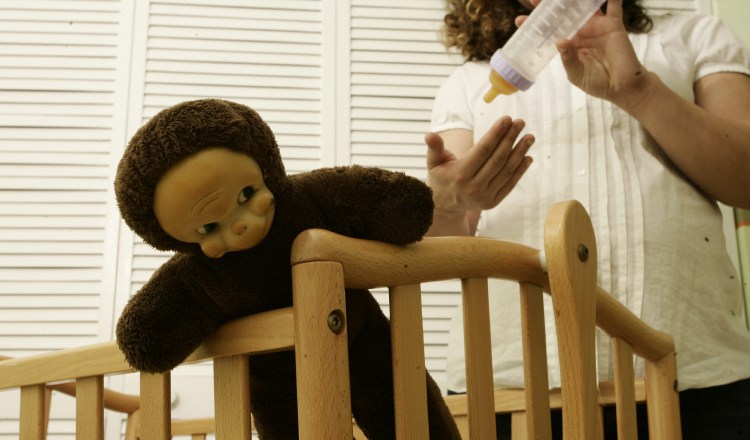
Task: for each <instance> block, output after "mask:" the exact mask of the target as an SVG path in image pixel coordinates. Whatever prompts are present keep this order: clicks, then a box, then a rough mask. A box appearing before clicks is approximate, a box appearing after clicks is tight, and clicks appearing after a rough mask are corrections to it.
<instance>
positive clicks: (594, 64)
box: [516, 0, 654, 109]
mask: <svg viewBox="0 0 750 440" xmlns="http://www.w3.org/2000/svg"><path fill="white" fill-rule="evenodd" d="M540 1H542V0H532V3H533V4H535V5H538V4H539V3H540ZM525 19H526V17H525V16H521V17H518V18H517V19H516V23H517V24H519V25H520V24H521V23H523V22H524V21H525ZM557 48H558V50H559V51H560V57H561V59H562V62H563V66H565V71H566V72H567V75H568V79H569V80H570V82H571V83H572V84H573V85H575V86H576V87H578V88H580V89H581V90H583V91H584V92H586V93H587V94H589V95H591V96H595V97H598V98H602V99H606V100H608V101H610V102H612V103H614V104H616V105H618V106H620V107H622V108H625V109H627V108H630V107H633V106H636V105H637V104H638V103H639V102H641V101H642V100H643V99H645V97H646V96H647V94H648V93H649V91H648V88H649V86H650V85H651V84H652V82H653V81H652V80H654V78H653V77H652V75H649V74H648V72H647V71H646V69H645V67H643V65H642V64H641V62H640V61H639V60H638V58H637V56H636V54H635V51H634V49H633V45H632V43H631V42H630V40H629V39H628V33H627V30H626V29H625V25H624V24H623V21H622V0H609V1H608V3H607V13H606V14H602V13H601V12H597V13H596V14H594V16H593V17H591V19H590V20H589V21H588V22H587V23H586V24H585V25H584V26H583V27H582V28H581V29H580V30H579V31H578V33H577V34H576V35H575V36H574V37H573V38H572V39H571V40H560V41H558V42H557Z"/></svg>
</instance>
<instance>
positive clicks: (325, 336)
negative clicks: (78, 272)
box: [0, 201, 681, 440]
mask: <svg viewBox="0 0 750 440" xmlns="http://www.w3.org/2000/svg"><path fill="white" fill-rule="evenodd" d="M596 260H597V258H596V244H595V239H594V234H593V229H592V227H591V223H590V220H589V218H588V216H587V214H586V212H585V210H584V209H583V207H582V206H581V205H580V204H579V203H577V202H575V201H572V202H566V203H561V204H557V205H554V206H553V207H552V208H551V209H550V211H549V213H548V216H547V220H546V227H545V246H544V250H543V251H539V250H536V249H532V248H529V247H526V246H523V245H520V244H514V243H510V242H505V241H501V240H495V239H485V238H468V237H444V238H429V239H425V240H423V241H421V242H419V243H417V244H414V245H410V246H394V245H389V244H384V243H379V242H373V241H366V240H358V239H352V238H348V237H342V236H339V235H336V234H332V233H330V232H327V231H322V230H309V231H306V232H304V233H302V234H301V235H300V236H299V237H298V238H297V240H296V241H295V243H294V248H293V257H292V271H293V290H294V307H289V308H285V309H280V310H274V311H270V312H266V313H261V314H258V315H253V316H248V317H244V318H242V319H238V320H236V321H232V322H229V323H227V324H225V325H224V326H222V327H221V328H220V329H219V330H218V331H217V332H216V333H215V334H213V335H212V336H211V337H210V338H209V339H208V340H207V341H206V342H205V343H204V344H203V345H202V346H201V347H199V348H198V349H197V350H196V351H195V352H194V353H193V354H192V355H191V356H190V357H189V359H188V360H187V361H186V362H187V363H189V362H197V361H203V360H210V359H212V360H213V368H214V396H215V397H214V399H215V414H214V419H208V421H202V423H203V426H207V427H206V428H204V430H208V431H215V432H216V437H217V438H218V439H232V440H234V439H241V440H244V439H250V438H251V420H250V413H251V412H250V409H251V404H252V396H251V395H250V392H249V384H248V357H247V354H251V353H264V352H270V351H276V350H295V353H296V362H297V365H298V368H297V379H298V404H299V422H300V438H302V439H314V440H317V439H346V440H348V439H352V438H353V432H356V426H353V424H352V416H351V408H350V395H349V382H348V357H347V332H346V316H345V312H344V311H345V306H344V287H345V286H346V287H352V288H367V289H371V288H375V287H388V288H389V299H390V313H391V325H392V342H393V344H392V345H393V364H394V395H395V409H396V429H397V435H398V438H399V439H408V440H412V439H426V438H428V433H427V409H426V408H427V406H426V399H425V359H424V350H423V349H421V350H420V349H419V348H420V347H422V348H423V346H424V342H423V332H422V312H421V310H422V309H421V295H420V284H421V283H425V282H429V281H436V280H446V279H460V280H461V285H462V300H463V309H464V323H465V334H466V350H467V359H468V361H467V366H466V368H467V386H468V392H467V394H466V395H463V396H450V397H448V398H447V401H448V404H449V407H450V408H451V410H452V412H453V413H454V415H455V417H456V420H457V422H458V423H459V426H460V428H461V430H462V435H463V436H464V438H470V439H474V440H476V439H493V438H495V417H494V415H495V413H496V412H510V413H512V414H513V416H512V420H513V438H514V439H516V438H518V439H521V438H532V439H549V438H551V429H550V417H549V414H550V407H551V406H552V407H555V406H561V407H562V409H563V429H564V435H565V438H567V439H599V438H601V437H602V432H601V422H600V407H599V404H600V403H609V402H611V403H614V404H616V405H617V418H618V437H619V438H620V439H632V438H636V429H635V401H636V400H644V399H645V400H646V401H647V408H648V421H649V432H650V437H651V438H652V439H679V438H681V431H680V415H679V405H678V395H677V391H676V383H677V382H676V381H677V377H676V368H675V352H674V344H673V342H672V339H671V337H670V336H669V335H667V334H664V333H662V332H659V331H657V330H654V329H652V328H650V327H648V326H647V325H646V324H644V323H643V322H642V321H640V320H639V319H638V318H637V317H636V316H635V315H633V314H632V313H630V312H629V311H628V310H627V309H626V308H625V307H624V306H622V305H621V304H620V303H618V302H617V301H616V300H615V299H614V298H613V297H612V296H610V295H609V294H607V293H606V292H604V291H603V290H601V289H600V288H598V287H597V285H596V273H597V269H596ZM487 278H503V279H509V280H515V281H517V282H518V283H519V292H520V293H519V294H520V295H521V310H520V311H519V313H521V314H522V326H523V344H524V359H525V361H524V364H525V377H526V380H525V382H526V388H525V390H523V391H517V390H506V391H503V390H494V389H493V384H492V363H491V354H490V340H489V332H490V330H489V312H488V293H487ZM544 292H548V293H550V294H551V296H552V301H553V304H554V309H555V322H556V328H557V337H558V339H559V347H560V348H559V351H560V353H559V356H560V358H561V374H562V383H563V387H562V389H561V390H560V391H559V392H552V393H551V392H550V391H549V387H548V383H547V365H546V351H545V342H544V341H545V334H544V325H543V311H542V295H543V294H544ZM597 325H598V326H599V328H601V329H603V330H604V331H606V332H607V333H608V334H609V335H610V336H612V338H613V341H614V352H615V363H616V366H615V374H616V380H615V382H614V391H612V390H611V388H607V387H606V386H604V385H602V386H599V384H597V381H596V371H595V346H594V344H595V341H594V339H595V338H594V335H595V327H596V326H597ZM634 355H635V356H639V357H641V358H643V359H644V360H645V366H646V367H645V372H646V375H645V378H642V382H641V381H640V379H639V380H636V378H634V373H633V356H634ZM113 374H138V373H134V372H132V371H131V369H130V367H129V366H128V365H127V363H126V362H125V360H124V358H123V355H122V354H121V352H120V351H119V350H118V348H117V346H116V344H115V343H114V342H107V343H102V344H97V345H91V346H85V347H79V348H74V349H67V350H61V351H58V352H54V353H48V354H42V355H37V356H31V357H27V358H19V359H8V360H4V361H0V389H7V388H20V389H21V416H20V419H21V423H20V428H19V429H20V438H21V439H22V440H27V439H34V440H36V439H43V438H44V436H45V428H46V418H47V405H48V403H49V402H48V399H49V397H48V392H47V390H48V389H49V386H56V387H59V386H60V385H59V384H60V383H63V382H70V381H75V384H76V393H75V394H76V430H77V431H76V433H77V434H76V437H77V438H78V439H86V440H88V439H100V438H103V424H104V423H103V420H104V403H103V402H104V397H103V396H104V393H105V391H106V390H105V389H104V387H103V377H104V376H107V375H113ZM140 383H141V387H140V390H141V391H140V398H139V399H137V400H138V401H137V402H136V403H137V404H138V406H137V407H136V409H137V410H136V411H134V413H133V414H131V416H133V420H132V423H130V424H129V427H128V429H129V431H130V432H129V435H130V436H131V437H132V438H135V437H140V438H143V439H147V440H150V439H168V438H170V436H171V435H172V432H171V430H172V426H173V425H172V421H171V417H170V374H169V373H164V374H141V375H140ZM136 415H137V417H135V416H136ZM357 438H360V437H357Z"/></svg>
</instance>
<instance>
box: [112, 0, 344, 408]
mask: <svg viewBox="0 0 750 440" xmlns="http://www.w3.org/2000/svg"><path fill="white" fill-rule="evenodd" d="M144 3H147V5H148V7H147V8H144V10H143V11H141V14H142V15H139V16H136V20H135V21H136V32H137V33H138V32H143V35H144V36H143V37H142V43H141V45H140V49H136V51H135V55H134V59H133V65H134V66H137V67H136V69H137V70H138V71H137V72H136V73H134V74H133V78H132V81H133V84H132V86H131V87H132V89H133V90H138V89H142V90H143V93H142V96H134V97H132V98H131V100H132V101H134V103H133V104H132V105H131V108H130V113H131V114H132V115H133V117H132V119H131V120H134V121H135V123H133V125H132V126H131V127H128V131H129V133H131V134H132V133H134V132H135V130H136V129H137V128H139V127H140V125H142V124H143V123H144V122H146V121H147V120H148V119H150V118H151V117H152V116H154V115H155V114H156V113H157V112H159V111H160V110H162V109H164V108H166V107H168V106H170V105H173V104H176V103H178V102H182V101H186V100H191V99H200V98H221V99H228V100H232V101H236V102H239V103H243V104H246V105H248V106H250V107H252V108H253V109H255V110H256V111H257V112H258V113H259V114H260V116H261V117H262V118H263V119H264V120H265V121H266V122H267V123H268V124H269V126H270V127H271V129H272V130H273V132H274V134H275V135H276V139H277V142H278V144H279V146H280V148H281V154H282V157H283V159H284V164H285V167H286V169H287V172H288V173H296V172H300V171H305V170H309V169H313V168H318V167H320V166H322V164H323V160H324V159H323V154H324V153H323V150H322V145H323V144H324V140H323V139H324V134H323V133H322V120H323V117H322V115H323V106H324V104H323V102H322V101H323V93H322V80H321V78H322V71H323V69H324V68H323V48H322V41H323V25H322V15H321V14H322V12H321V11H322V2H321V1H300V0H253V1H244V0H221V1H219V0H216V1H214V0H188V1H185V0H153V1H150V2H144ZM135 115H139V116H135ZM330 120H333V118H332V117H331V118H330ZM128 252H129V253H130V255H129V256H128V258H132V268H131V273H130V276H131V282H130V283H129V287H128V288H127V289H126V291H123V292H118V307H117V308H118V311H117V313H116V315H118V316H119V313H120V311H119V310H120V309H121V308H122V306H124V304H125V301H127V299H128V298H129V297H130V296H131V295H132V294H134V293H135V292H136V291H137V290H138V289H139V288H140V287H141V286H142V285H143V284H144V283H145V282H146V281H147V280H148V279H149V278H150V276H151V274H152V273H153V272H154V270H155V269H156V268H158V267H159V266H161V265H162V264H163V263H164V262H165V261H166V260H167V259H168V258H169V256H171V253H165V252H158V251H156V250H154V249H152V248H151V247H150V246H148V245H146V244H145V243H143V241H142V240H141V239H140V238H138V237H133V241H132V242H131V243H130V249H126V250H124V254H125V255H127V254H128ZM211 373H212V370H211V368H210V365H209V364H201V365H191V366H186V367H179V368H178V369H176V370H175V372H174V373H173V380H174V381H176V382H180V381H187V382H189V386H187V387H178V386H177V385H175V387H174V390H176V394H177V398H178V402H179V403H178V404H177V406H176V407H175V408H174V414H176V415H175V417H183V416H185V417H190V416H205V415H206V413H207V412H208V411H209V410H210V405H211V403H212V400H211V399H210V398H209V399H207V398H206V396H210V395H211V394H210V393H211V386H212V382H211V377H210V375H211ZM124 380H125V383H124V384H123V388H124V389H126V390H133V389H135V388H136V387H137V384H135V383H134V381H135V379H132V378H127V379H124ZM207 404H208V405H209V407H207V406H206V405H207Z"/></svg>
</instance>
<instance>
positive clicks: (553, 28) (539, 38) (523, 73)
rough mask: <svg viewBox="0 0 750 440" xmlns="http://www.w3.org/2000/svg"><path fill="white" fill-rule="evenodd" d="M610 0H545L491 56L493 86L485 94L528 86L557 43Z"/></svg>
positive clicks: (492, 96) (490, 97) (491, 95)
mask: <svg viewBox="0 0 750 440" xmlns="http://www.w3.org/2000/svg"><path fill="white" fill-rule="evenodd" d="M605 1H606V0H543V1H542V2H541V3H539V6H537V7H535V8H534V9H533V10H532V11H531V14H529V17H528V18H527V19H526V21H525V22H524V23H523V25H522V26H521V27H520V28H518V30H517V31H516V32H515V33H514V34H513V35H512V36H511V37H510V39H509V40H508V42H507V43H505V45H504V46H503V47H501V48H500V49H498V50H497V51H496V52H495V54H494V55H492V58H491V59H490V65H491V66H492V70H491V72H490V84H491V85H492V87H491V88H490V90H488V91H487V93H486V94H485V95H484V100H485V101H486V102H491V101H492V100H493V99H495V97H496V96H497V95H498V94H504V95H510V94H512V93H515V92H516V91H518V90H526V89H528V88H529V87H531V85H532V84H533V83H534V79H535V78H536V76H537V75H538V74H539V72H540V71H541V70H542V69H543V68H544V67H545V66H546V65H547V64H548V63H549V61H550V60H551V59H552V57H553V56H554V55H555V54H556V53H557V47H556V45H555V44H556V43H557V41H558V40H561V39H566V40H568V39H570V38H572V37H573V36H574V35H575V34H576V32H578V30H579V29H581V27H583V25H584V24H585V23H586V22H587V21H588V19H589V18H591V16H592V15H594V13H595V12H596V11H597V10H599V8H600V7H601V5H602V4H603V3H604V2H605Z"/></svg>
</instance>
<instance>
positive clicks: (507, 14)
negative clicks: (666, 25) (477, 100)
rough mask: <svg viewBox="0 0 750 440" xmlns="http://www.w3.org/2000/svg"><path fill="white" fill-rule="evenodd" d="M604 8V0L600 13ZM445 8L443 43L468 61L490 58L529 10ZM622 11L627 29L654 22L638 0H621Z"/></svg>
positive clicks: (472, 3) (480, 3)
mask: <svg viewBox="0 0 750 440" xmlns="http://www.w3.org/2000/svg"><path fill="white" fill-rule="evenodd" d="M606 7H607V4H606V3H605V4H604V5H603V6H602V11H603V12H604V11H606ZM447 10H448V13H447V14H446V15H445V18H444V19H443V21H444V26H443V30H442V34H443V43H444V44H445V46H446V47H448V48H450V47H455V48H457V49H458V50H459V51H460V52H461V54H462V55H463V56H464V58H465V59H466V60H467V61H472V60H477V61H484V60H489V59H490V57H491V56H492V54H493V53H495V51H496V50H497V49H498V48H500V47H503V45H504V44H505V42H506V41H508V39H509V38H510V36H511V35H512V34H513V32H515V30H516V25H515V22H514V20H515V18H516V16H518V15H521V14H529V13H530V12H531V11H530V10H529V9H528V8H526V7H524V6H522V5H521V4H520V3H519V2H518V0H447ZM622 10H623V21H624V22H625V29H627V30H628V32H632V33H645V32H648V31H649V30H651V27H652V26H653V22H652V21H651V18H650V17H649V16H648V14H646V11H645V9H644V8H643V7H642V6H641V5H640V4H639V0H623V2H622Z"/></svg>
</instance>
